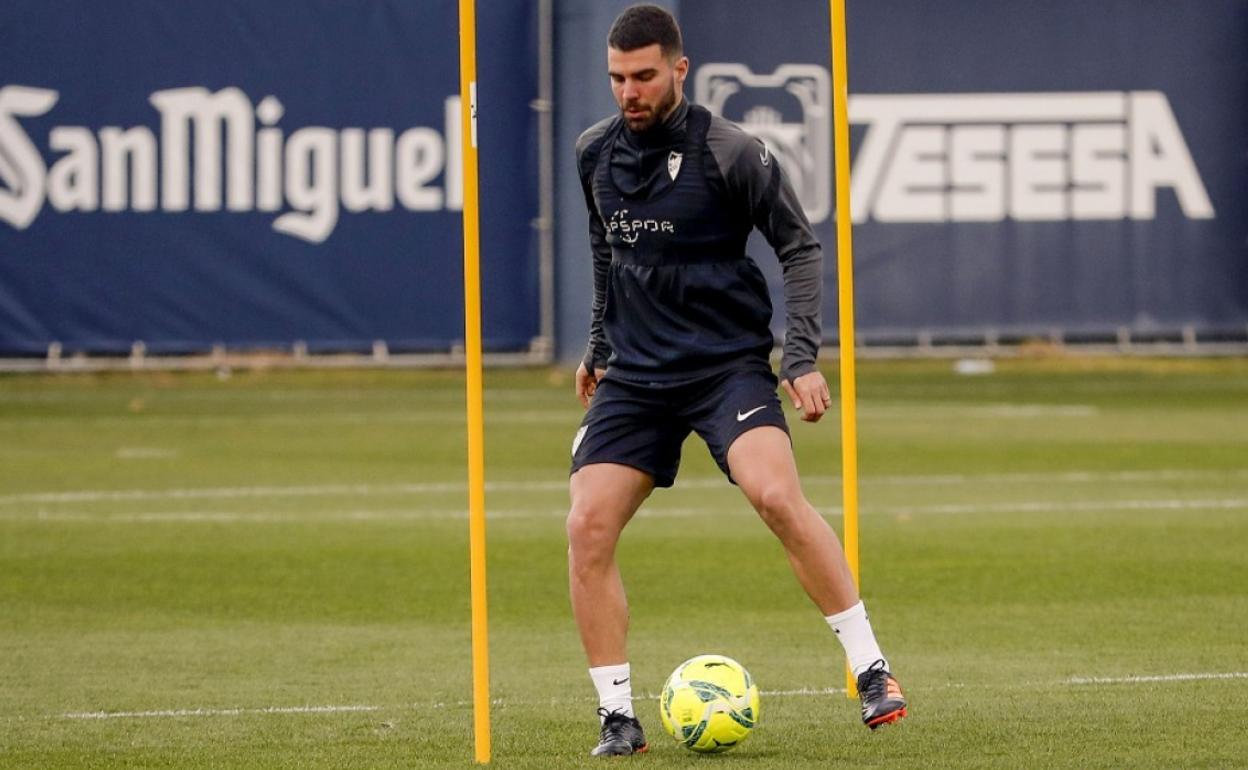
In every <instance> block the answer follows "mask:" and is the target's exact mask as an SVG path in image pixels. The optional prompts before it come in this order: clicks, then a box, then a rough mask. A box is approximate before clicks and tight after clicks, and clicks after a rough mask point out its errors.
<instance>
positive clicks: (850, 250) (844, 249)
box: [828, 0, 859, 698]
mask: <svg viewBox="0 0 1248 770" xmlns="http://www.w3.org/2000/svg"><path fill="white" fill-rule="evenodd" d="M828 11H829V14H830V16H831V19H832V138H833V144H834V145H835V155H836V278H837V284H838V286H839V289H840V309H841V319H840V324H841V344H840V357H841V476H842V481H841V484H842V498H843V501H844V503H843V505H844V510H845V559H846V560H847V561H848V562H849V571H850V572H851V573H853V575H854V584H855V585H858V583H859V578H858V392H857V387H856V386H855V384H854V382H855V371H854V245H853V237H852V234H851V231H850V209H849V76H848V73H847V72H846V67H847V65H846V56H845V37H846V36H845V0H828ZM845 690H846V692H847V693H848V695H849V697H851V698H856V697H858V683H857V682H855V681H854V672H853V671H851V670H850V669H849V666H848V664H847V665H846V668H845Z"/></svg>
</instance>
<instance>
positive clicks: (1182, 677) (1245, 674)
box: [1066, 671, 1248, 684]
mask: <svg viewBox="0 0 1248 770" xmlns="http://www.w3.org/2000/svg"><path fill="white" fill-rule="evenodd" d="M1207 679H1248V671H1228V672H1226V673H1224V674H1160V675H1156V676H1118V677H1103V676H1088V677H1083V676H1076V677H1071V678H1070V679H1067V680H1066V684H1143V683H1148V682H1197V681H1203V680H1207Z"/></svg>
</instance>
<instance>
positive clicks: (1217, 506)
mask: <svg viewBox="0 0 1248 770" xmlns="http://www.w3.org/2000/svg"><path fill="white" fill-rule="evenodd" d="M817 510H818V511H819V513H821V514H822V515H824V516H838V515H840V512H841V509H840V508H839V507H827V508H818V509H817ZM1211 510H1231V511H1236V510H1248V498H1244V499H1217V500H1073V501H1064V502H1058V501H1045V500H1031V501H1025V502H1017V503H968V504H952V505H926V506H923V505H916V506H894V507H888V506H882V507H873V508H869V509H866V510H864V511H863V513H864V515H867V516H940V515H959V514H981V513H1071V512H1082V511H1087V512H1094V513H1095V512H1105V511H1211ZM712 512H714V513H715V514H716V515H718V516H723V515H740V516H743V517H752V516H753V515H754V514H753V512H752V511H751V510H750V509H749V507H748V506H746V505H741V506H738V507H736V508H733V509H731V510H728V511H724V510H722V509H721V508H719V507H712V506H701V507H698V506H694V507H672V508H661V507H649V508H642V510H641V511H639V512H638V515H639V516H641V517H643V518H646V519H675V518H690V517H697V516H705V515H707V514H709V513H712ZM566 515H567V509H566V508H548V509H532V508H500V509H491V510H488V511H487V512H486V516H487V518H489V519H490V520H492V521H497V520H502V519H558V518H562V517H564V516H566ZM466 518H468V513H467V511H465V510H464V509H462V508H437V509H428V508H422V509H406V508H404V509H393V510H377V509H371V510H350V511H325V512H310V513H302V512H274V511H252V512H248V513H240V512H238V511H151V512H143V513H86V512H82V511H42V510H40V511H34V512H24V511H9V512H5V513H0V521H28V520H33V521H43V522H95V523H115V524H152V523H160V522H173V523H194V522H208V523H216V524H222V523H224V524H231V523H244V524H260V523H291V524H310V523H317V522H368V521H436V520H445V519H466Z"/></svg>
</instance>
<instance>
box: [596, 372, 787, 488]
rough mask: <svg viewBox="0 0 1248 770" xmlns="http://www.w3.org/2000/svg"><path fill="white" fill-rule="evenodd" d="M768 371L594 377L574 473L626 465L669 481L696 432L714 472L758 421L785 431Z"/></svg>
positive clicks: (657, 481) (662, 484)
mask: <svg viewBox="0 0 1248 770" xmlns="http://www.w3.org/2000/svg"><path fill="white" fill-rule="evenodd" d="M777 384H778V381H777V380H776V376H775V375H774V374H772V372H771V370H770V369H767V368H763V367H749V368H743V369H732V370H729V371H727V372H723V373H720V374H715V375H712V376H709V377H706V378H703V379H699V380H694V381H692V382H687V383H681V384H679V385H668V384H666V383H660V384H648V383H641V382H632V381H628V380H619V379H614V378H612V377H611V375H610V373H608V374H607V376H606V377H605V378H604V379H603V380H601V381H600V382H599V383H598V389H597V390H596V391H594V398H593V400H592V401H591V402H590V406H589V411H587V412H586V413H585V418H584V419H583V420H581V427H580V429H579V430H578V431H577V432H576V438H575V439H573V441H572V472H573V473H575V472H576V471H577V470H579V469H580V468H582V467H584V466H586V465H592V464H594V463H617V464H620V465H628V466H631V467H633V468H636V469H638V470H640V471H643V472H645V473H648V474H650V476H652V477H653V478H654V485H655V486H656V487H670V486H671V485H672V482H674V481H675V480H676V471H677V470H678V469H679V468H680V447H681V444H683V443H684V441H685V438H686V437H687V436H688V435H689V433H690V431H696V432H697V434H698V435H699V436H701V437H702V440H703V441H705V442H706V446H707V448H708V449H710V450H711V456H712V457H714V458H715V462H716V464H718V465H719V468H720V470H722V471H723V472H724V474H725V475H727V476H728V479H729V480H730V481H731V480H732V475H731V474H730V473H729V471H728V447H730V446H732V442H733V441H736V439H737V437H738V436H740V435H741V434H742V433H745V432H746V431H748V430H750V429H752V428H758V427H760V426H763V425H774V426H775V427H777V428H780V429H781V430H783V431H784V432H785V433H786V434H787V433H788V432H789V427H788V424H787V423H785V420H784V410H783V409H782V408H781V406H780V398H779V397H778V396H777V395H776V386H777Z"/></svg>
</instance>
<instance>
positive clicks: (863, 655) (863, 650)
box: [824, 602, 888, 676]
mask: <svg viewBox="0 0 1248 770" xmlns="http://www.w3.org/2000/svg"><path fill="white" fill-rule="evenodd" d="M824 620H826V621H828V625H829V626H831V627H832V630H833V631H834V632H836V638H837V639H840V640H841V646H842V647H844V648H845V655H846V657H848V658H849V667H850V668H851V669H853V672H854V676H859V675H860V674H862V672H863V671H866V670H867V669H868V668H869V667H870V666H871V664H872V663H874V662H876V661H877V660H881V659H883V658H884V653H883V652H880V645H879V643H878V642H876V641H875V632H874V631H872V630H871V621H870V620H868V619H867V608H866V607H865V606H863V604H862V602H858V603H857V604H855V605H854V606H853V607H850V608H849V609H847V610H845V611H844V612H838V613H836V614H835V615H828V616H827V617H825V618H824ZM884 668H886V669H887V668H888V661H887V660H885V661H884Z"/></svg>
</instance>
